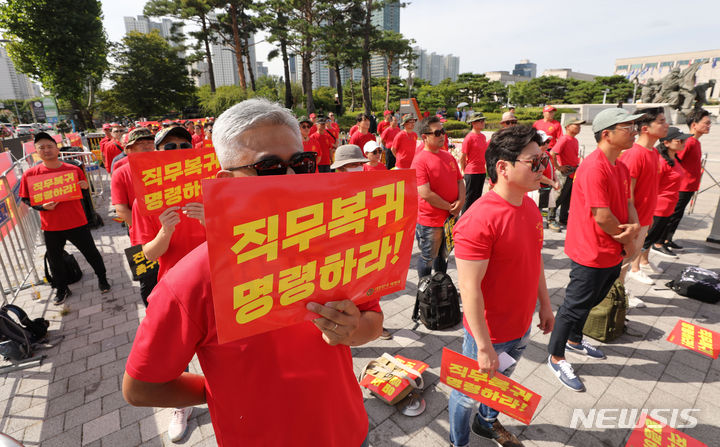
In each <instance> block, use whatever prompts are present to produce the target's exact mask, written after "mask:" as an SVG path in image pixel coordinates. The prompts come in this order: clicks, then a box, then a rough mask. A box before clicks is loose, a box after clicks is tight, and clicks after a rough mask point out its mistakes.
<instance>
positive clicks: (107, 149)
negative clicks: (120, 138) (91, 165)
mask: <svg viewBox="0 0 720 447" xmlns="http://www.w3.org/2000/svg"><path fill="white" fill-rule="evenodd" d="M101 150H102V154H103V159H104V160H105V169H106V170H107V172H108V173H110V169H111V167H112V161H113V158H115V157H117V156H118V155H120V154H121V153H122V151H123V148H122V146H120V144H119V143H118V142H116V141H115V140H112V141H110V142H108V143H105V145H104V146H103V147H102V148H101Z"/></svg>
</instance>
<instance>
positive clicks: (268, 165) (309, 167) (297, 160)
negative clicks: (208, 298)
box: [225, 152, 317, 175]
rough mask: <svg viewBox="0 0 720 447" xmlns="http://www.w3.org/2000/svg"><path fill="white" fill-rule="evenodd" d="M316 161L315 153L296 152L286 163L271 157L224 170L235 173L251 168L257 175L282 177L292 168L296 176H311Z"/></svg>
mask: <svg viewBox="0 0 720 447" xmlns="http://www.w3.org/2000/svg"><path fill="white" fill-rule="evenodd" d="M316 160H317V152H296V153H295V154H293V155H292V157H290V160H288V161H283V160H281V159H280V157H276V156H271V157H268V158H265V159H263V160H260V161H258V162H255V163H252V164H249V165H245V166H236V167H234V168H226V169H225V170H226V171H237V170H238V169H243V168H252V169H254V170H255V171H256V172H257V175H283V174H286V173H287V169H288V168H292V170H293V171H294V172H295V173H296V174H312V173H313V172H315V162H316Z"/></svg>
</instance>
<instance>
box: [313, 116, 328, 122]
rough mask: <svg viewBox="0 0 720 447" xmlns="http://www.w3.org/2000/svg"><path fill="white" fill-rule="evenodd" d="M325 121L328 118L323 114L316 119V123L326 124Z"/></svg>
mask: <svg viewBox="0 0 720 447" xmlns="http://www.w3.org/2000/svg"><path fill="white" fill-rule="evenodd" d="M325 121H327V120H326V119H325V117H324V116H322V115H320V116H318V117H317V119H316V120H315V124H325Z"/></svg>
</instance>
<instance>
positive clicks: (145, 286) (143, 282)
mask: <svg viewBox="0 0 720 447" xmlns="http://www.w3.org/2000/svg"><path fill="white" fill-rule="evenodd" d="M151 272H152V273H148V274H147V275H145V276H143V277H142V279H140V297H141V298H142V301H143V304H145V307H147V305H148V300H147V299H148V297H149V296H150V293H152V291H153V289H154V288H155V286H156V285H157V279H158V278H157V275H158V269H157V268H155V269H153V270H152V271H151Z"/></svg>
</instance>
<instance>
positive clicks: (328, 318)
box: [306, 300, 361, 346]
mask: <svg viewBox="0 0 720 447" xmlns="http://www.w3.org/2000/svg"><path fill="white" fill-rule="evenodd" d="M306 309H307V310H309V311H310V312H315V313H316V314H318V315H320V318H316V319H314V320H313V323H314V324H315V326H317V328H318V329H320V331H321V332H322V334H323V335H322V337H323V340H325V343H327V344H329V345H330V346H335V345H339V344H343V345H348V346H349V345H350V340H351V338H352V335H353V333H354V332H355V331H356V330H357V328H358V326H359V325H360V315H361V314H360V309H358V308H357V306H356V305H355V303H353V302H352V301H350V300H343V301H329V302H327V303H325V305H322V304H318V303H308V304H307V306H306Z"/></svg>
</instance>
